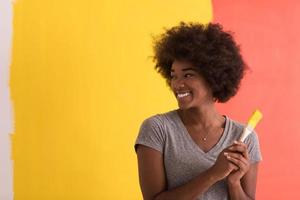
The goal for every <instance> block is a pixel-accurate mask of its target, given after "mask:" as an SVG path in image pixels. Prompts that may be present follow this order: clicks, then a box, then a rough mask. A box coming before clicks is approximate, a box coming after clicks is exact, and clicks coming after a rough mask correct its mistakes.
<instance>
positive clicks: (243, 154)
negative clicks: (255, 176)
mask: <svg viewBox="0 0 300 200" xmlns="http://www.w3.org/2000/svg"><path fill="white" fill-rule="evenodd" d="M225 151H226V152H225V156H226V158H227V160H228V161H230V162H231V163H233V164H234V165H235V166H237V170H234V171H232V172H231V173H230V174H229V175H228V177H227V181H228V182H229V183H231V184H235V183H238V182H239V181H240V180H241V178H242V177H243V176H244V175H245V174H246V173H247V171H248V170H249V168H250V161H249V155H248V149H247V145H246V144H245V143H243V142H237V141H235V142H234V144H233V145H232V146H230V147H229V148H227V149H226V150H225Z"/></svg>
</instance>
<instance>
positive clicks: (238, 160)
mask: <svg viewBox="0 0 300 200" xmlns="http://www.w3.org/2000/svg"><path fill="white" fill-rule="evenodd" d="M226 158H227V160H229V161H231V162H233V163H234V164H236V165H237V166H239V168H241V167H243V166H247V165H248V164H249V161H248V160H247V159H245V158H244V157H243V156H242V155H241V154H239V153H228V154H226Z"/></svg>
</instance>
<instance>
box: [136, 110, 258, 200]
mask: <svg viewBox="0 0 300 200" xmlns="http://www.w3.org/2000/svg"><path fill="white" fill-rule="evenodd" d="M225 117H226V123H225V128H224V132H223V134H222V136H221V138H220V140H219V141H218V143H217V144H216V145H215V146H214V147H213V148H212V149H210V150H209V151H208V152H206V153H205V152H204V151H203V150H202V149H201V148H200V147H199V146H198V145H197V144H196V143H195V142H194V140H193V139H192V137H191V136H190V135H189V133H188V132H187V129H186V128H185V126H184V124H183V122H182V120H181V118H180V117H179V115H178V112H177V110H173V111H170V112H167V113H164V114H157V115H155V116H152V117H150V118H148V119H146V120H145V121H144V122H143V123H142V125H141V127H140V131H139V134H138V137H137V139H136V142H135V149H136V147H137V145H138V144H142V145H145V146H148V147H151V148H153V149H155V150H157V151H159V152H161V153H162V154H163V155H164V156H163V157H164V166H165V173H166V178H167V184H168V189H172V188H175V187H177V186H180V185H183V184H185V183H187V182H189V181H190V180H192V179H193V178H195V177H197V176H198V175H199V174H200V173H201V172H203V171H205V170H207V169H208V168H210V167H211V166H212V165H213V164H214V163H215V161H216V159H217V157H218V155H219V154H220V152H221V151H222V150H223V149H224V148H226V147H228V146H230V145H232V144H233V142H234V140H238V139H239V137H240V135H241V134H242V132H243V127H244V125H242V124H240V123H238V122H236V121H234V120H231V119H230V118H228V117H227V116H225ZM245 143H246V144H247V146H248V151H249V157H250V162H251V163H254V162H258V161H260V160H261V159H262V158H261V153H260V149H259V141H258V138H257V134H256V133H255V132H254V133H252V134H250V135H249V136H248V137H247V138H246V140H245ZM200 199H201V200H227V199H229V194H228V189H227V184H226V181H225V180H221V181H218V182H217V183H215V184H214V185H212V186H211V187H210V188H209V189H208V190H207V191H206V192H205V193H203V194H202V195H199V197H198V198H197V200H200Z"/></svg>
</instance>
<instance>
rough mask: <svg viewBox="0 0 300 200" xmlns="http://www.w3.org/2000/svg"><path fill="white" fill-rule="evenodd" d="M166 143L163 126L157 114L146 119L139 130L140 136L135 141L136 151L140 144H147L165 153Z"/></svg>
mask: <svg viewBox="0 0 300 200" xmlns="http://www.w3.org/2000/svg"><path fill="white" fill-rule="evenodd" d="M164 143H165V137H164V131H163V126H162V123H161V121H160V120H158V119H157V116H153V117H150V118H148V119H146V120H145V121H144V122H143V123H142V125H141V127H140V130H139V133H138V136H137V138H136V141H135V145H134V148H135V151H136V150H137V146H138V145H140V144H141V145H145V146H147V147H150V148H153V149H155V150H157V151H159V152H161V153H163V149H164Z"/></svg>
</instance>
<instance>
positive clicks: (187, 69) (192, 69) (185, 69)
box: [171, 67, 197, 72]
mask: <svg viewBox="0 0 300 200" xmlns="http://www.w3.org/2000/svg"><path fill="white" fill-rule="evenodd" d="M189 70H191V71H195V72H197V70H196V69H195V68H191V67H190V68H184V69H182V70H181V71H189ZM171 72H174V69H171Z"/></svg>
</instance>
